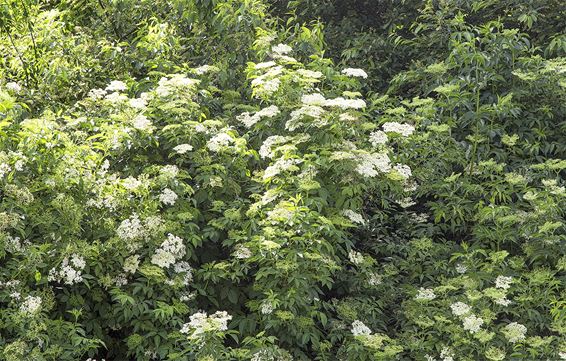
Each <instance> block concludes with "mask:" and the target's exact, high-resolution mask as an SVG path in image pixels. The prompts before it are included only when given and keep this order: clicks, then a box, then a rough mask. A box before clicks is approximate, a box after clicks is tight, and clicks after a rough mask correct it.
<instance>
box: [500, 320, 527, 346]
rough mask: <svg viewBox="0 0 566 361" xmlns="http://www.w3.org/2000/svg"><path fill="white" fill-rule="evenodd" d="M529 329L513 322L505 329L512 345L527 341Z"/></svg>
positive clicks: (505, 333)
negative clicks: (526, 336) (526, 335)
mask: <svg viewBox="0 0 566 361" xmlns="http://www.w3.org/2000/svg"><path fill="white" fill-rule="evenodd" d="M526 333H527V328H526V327H525V326H524V325H521V324H520V323H517V322H511V323H510V324H508V325H507V326H505V327H504V328H503V334H504V335H505V338H507V340H508V341H509V342H511V343H516V342H518V341H522V340H524V339H525V334H526Z"/></svg>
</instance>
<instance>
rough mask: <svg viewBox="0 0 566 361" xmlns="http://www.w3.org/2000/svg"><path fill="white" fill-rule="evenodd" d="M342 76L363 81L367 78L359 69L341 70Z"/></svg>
mask: <svg viewBox="0 0 566 361" xmlns="http://www.w3.org/2000/svg"><path fill="white" fill-rule="evenodd" d="M342 74H344V75H347V76H353V77H357V78H364V79H366V78H367V77H368V75H367V73H366V72H365V71H363V70H362V69H359V68H346V69H344V70H342Z"/></svg>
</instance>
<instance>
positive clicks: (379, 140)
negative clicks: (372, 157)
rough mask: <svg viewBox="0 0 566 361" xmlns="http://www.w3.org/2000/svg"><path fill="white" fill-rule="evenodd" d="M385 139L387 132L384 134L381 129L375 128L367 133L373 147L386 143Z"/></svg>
mask: <svg viewBox="0 0 566 361" xmlns="http://www.w3.org/2000/svg"><path fill="white" fill-rule="evenodd" d="M387 140H388V139H387V134H385V132H382V131H381V130H376V131H375V132H372V133H371V134H370V135H369V141H370V143H371V145H373V146H374V147H377V146H378V145H380V144H385V143H387Z"/></svg>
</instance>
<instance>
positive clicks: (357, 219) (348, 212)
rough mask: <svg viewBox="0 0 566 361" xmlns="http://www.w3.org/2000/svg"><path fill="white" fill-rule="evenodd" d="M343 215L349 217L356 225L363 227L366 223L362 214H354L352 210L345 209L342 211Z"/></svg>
mask: <svg viewBox="0 0 566 361" xmlns="http://www.w3.org/2000/svg"><path fill="white" fill-rule="evenodd" d="M342 214H343V215H345V216H346V217H348V218H349V219H350V220H351V221H352V222H354V223H359V224H362V225H363V224H365V223H366V220H365V219H364V217H363V216H362V215H361V214H359V213H357V212H354V211H353V210H351V209H345V210H344V211H342Z"/></svg>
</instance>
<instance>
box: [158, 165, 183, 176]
mask: <svg viewBox="0 0 566 361" xmlns="http://www.w3.org/2000/svg"><path fill="white" fill-rule="evenodd" d="M160 172H161V174H162V175H163V176H165V177H167V178H175V177H176V176H177V175H178V174H179V168H177V166H176V165H172V164H169V165H165V166H163V167H161V170H160Z"/></svg>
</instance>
